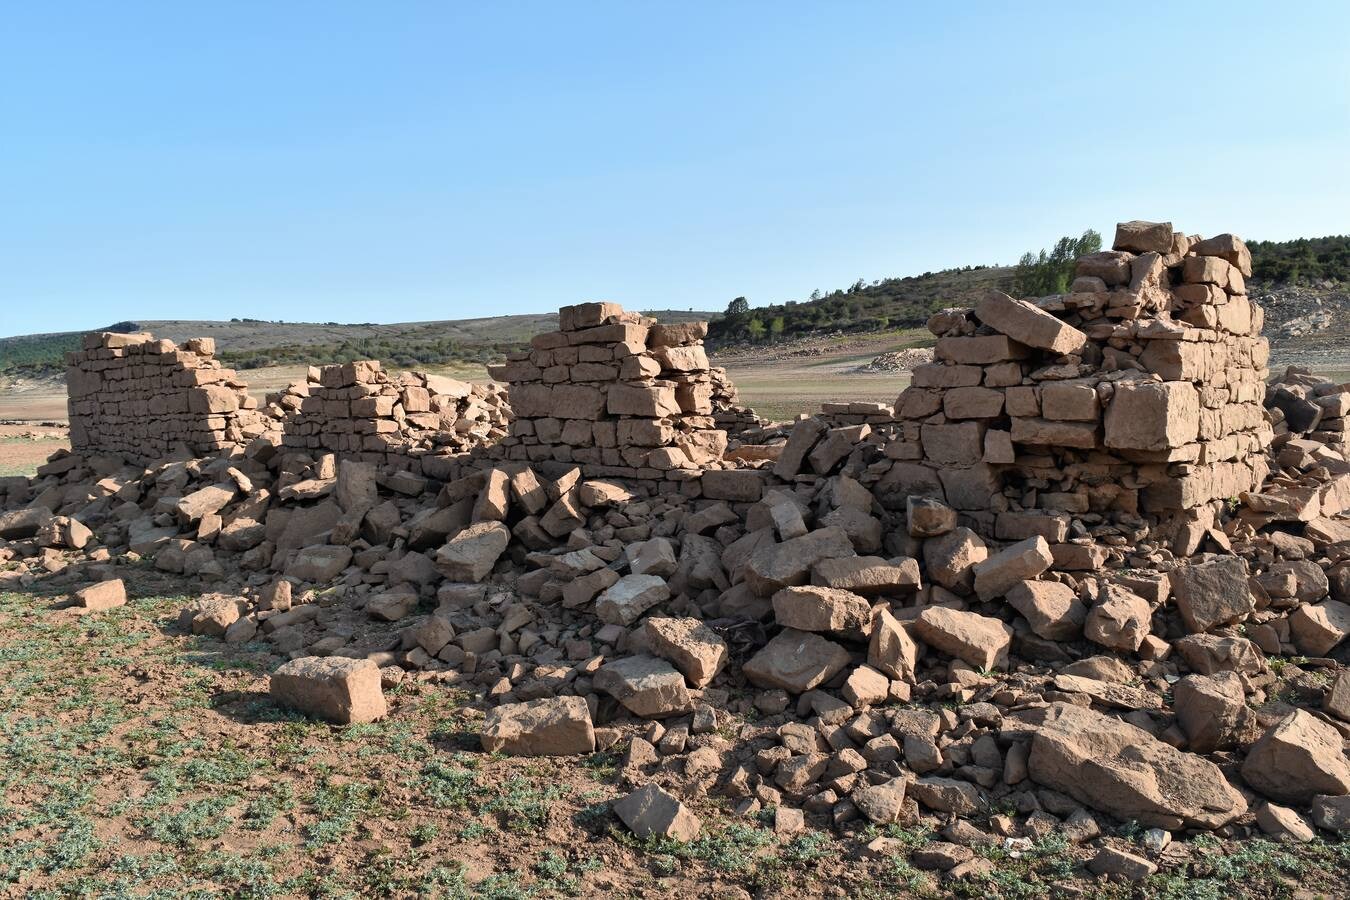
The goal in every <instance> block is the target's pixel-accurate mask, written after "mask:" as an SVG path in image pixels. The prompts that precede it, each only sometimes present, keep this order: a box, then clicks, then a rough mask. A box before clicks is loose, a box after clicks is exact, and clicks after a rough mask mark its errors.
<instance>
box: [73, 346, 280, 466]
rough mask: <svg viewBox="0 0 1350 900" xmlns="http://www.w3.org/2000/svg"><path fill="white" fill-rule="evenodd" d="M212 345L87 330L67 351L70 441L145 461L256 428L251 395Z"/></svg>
mask: <svg viewBox="0 0 1350 900" xmlns="http://www.w3.org/2000/svg"><path fill="white" fill-rule="evenodd" d="M215 352H216V347H215V341H214V340H212V339H211V338H194V339H193V340H190V341H188V342H187V343H186V344H185V345H184V346H183V347H181V348H180V347H178V346H177V345H175V344H174V342H173V341H167V340H156V339H155V338H154V336H152V335H150V334H146V333H138V334H116V333H113V332H100V333H94V334H87V335H85V338H84V347H83V349H80V350H74V351H71V352H70V353H67V354H66V386H67V394H68V397H69V399H68V401H67V409H68V412H69V416H70V443H71V446H72V447H73V448H74V449H75V451H76V452H77V453H84V452H88V453H121V454H124V455H126V456H127V457H128V458H132V459H136V460H140V461H142V462H148V461H150V460H155V459H163V458H165V457H168V456H173V455H176V454H186V455H190V456H202V455H207V454H211V453H216V452H219V451H223V450H228V449H229V448H231V447H235V446H238V445H240V444H242V443H245V442H247V441H248V440H250V439H251V438H255V437H258V436H260V435H261V434H262V433H263V431H264V430H265V429H264V424H263V418H262V416H260V415H259V414H258V412H257V406H258V404H257V402H256V401H255V400H254V399H253V398H252V397H250V396H249V395H248V391H247V385H245V384H244V382H242V381H240V380H239V379H238V378H237V377H236V376H235V373H234V370H233V369H225V368H222V367H221V365H220V363H219V362H217V361H216V360H215V358H214V356H215Z"/></svg>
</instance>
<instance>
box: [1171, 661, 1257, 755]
mask: <svg viewBox="0 0 1350 900" xmlns="http://www.w3.org/2000/svg"><path fill="white" fill-rule="evenodd" d="M1172 693H1173V706H1174V708H1175V709H1176V713H1177V723H1178V724H1179V725H1181V730H1182V731H1184V732H1185V733H1186V741H1187V745H1188V747H1189V749H1191V750H1192V751H1194V752H1196V753H1212V752H1213V751H1215V750H1221V749H1225V748H1228V747H1232V746H1234V745H1236V744H1239V743H1242V742H1244V741H1246V740H1249V739H1252V738H1255V737H1256V733H1257V731H1258V726H1257V723H1256V714H1255V713H1254V712H1252V710H1251V709H1250V708H1249V707H1248V706H1247V698H1246V694H1245V693H1244V691H1243V689H1242V679H1241V678H1240V677H1239V676H1238V675H1237V674H1236V673H1234V672H1216V673H1215V674H1214V675H1187V676H1186V677H1185V678H1183V679H1181V680H1180V681H1178V682H1177V683H1176V685H1174V686H1173V688H1172Z"/></svg>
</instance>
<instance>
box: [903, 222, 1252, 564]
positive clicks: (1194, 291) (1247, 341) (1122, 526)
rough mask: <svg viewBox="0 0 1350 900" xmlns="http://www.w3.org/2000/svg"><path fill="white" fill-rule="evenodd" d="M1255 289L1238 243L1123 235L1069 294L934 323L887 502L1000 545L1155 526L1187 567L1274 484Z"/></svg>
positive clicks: (1165, 228)
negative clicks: (919, 502) (955, 521)
mask: <svg viewBox="0 0 1350 900" xmlns="http://www.w3.org/2000/svg"><path fill="white" fill-rule="evenodd" d="M1250 274H1251V256H1250V254H1249V253H1248V252H1247V248H1246V246H1245V245H1244V244H1243V243H1242V241H1241V240H1240V239H1239V238H1236V237H1234V236H1233V235H1231V234H1224V235H1220V236H1218V237H1215V238H1210V239H1208V240H1202V239H1200V238H1198V237H1188V236H1186V235H1184V234H1182V233H1181V232H1174V231H1173V230H1172V226H1171V224H1170V223H1166V222H1164V223H1150V222H1126V223H1123V224H1121V225H1120V226H1118V228H1117V231H1116V239H1115V246H1114V248H1113V249H1111V250H1106V251H1102V252H1100V253H1094V254H1091V255H1088V256H1085V257H1083V258H1081V259H1080V260H1078V265H1077V277H1076V278H1075V279H1074V282H1073V284H1072V286H1071V289H1070V292H1069V293H1067V294H1062V295H1055V296H1050V297H1041V298H1038V299H1035V300H1018V299H1014V298H1013V297H1010V296H1008V295H1006V294H1003V293H1000V292H997V291H991V292H990V293H989V294H988V295H987V296H986V297H985V298H984V299H983V300H982V301H981V302H980V303H979V304H978V305H977V306H976V307H975V308H974V309H949V310H945V311H943V312H941V313H939V314H937V315H935V316H934V317H933V318H932V319H930V320H929V323H928V324H929V329H930V330H931V331H932V332H933V333H934V334H935V335H937V336H938V342H937V348H936V354H935V355H936V358H935V360H934V361H933V362H932V363H929V364H926V365H921V366H917V367H915V369H914V371H913V381H912V383H911V386H910V387H908V388H906V389H905V391H904V392H903V393H902V394H901V395H900V397H899V399H898V400H897V401H896V406H895V414H896V417H897V418H898V419H899V420H900V421H901V422H902V423H903V425H902V426H901V428H900V433H899V440H897V441H894V442H892V443H890V444H888V445H887V447H886V455H887V456H889V457H891V458H893V459H894V460H895V463H894V465H893V466H892V467H891V469H890V471H889V472H888V473H887V474H886V476H885V479H884V484H883V486H882V491H883V493H886V492H889V493H893V494H896V495H902V496H909V495H915V494H918V495H926V496H931V497H934V498H937V499H940V500H944V501H945V502H947V503H948V504H949V505H950V506H952V507H954V508H955V509H957V510H959V511H960V512H961V514H962V520H963V521H964V522H965V523H966V524H968V525H970V526H971V527H973V528H974V529H975V530H976V531H977V532H978V533H980V534H981V535H983V536H985V537H991V538H996V539H1000V540H1014V539H1024V538H1028V537H1031V536H1033V535H1040V536H1041V537H1043V538H1045V539H1046V540H1047V541H1049V542H1050V543H1051V544H1052V545H1056V546H1062V545H1065V544H1066V542H1068V541H1070V540H1082V539H1085V538H1087V537H1088V536H1090V535H1091V536H1095V537H1097V538H1100V539H1102V540H1104V541H1105V542H1106V543H1113V542H1114V543H1119V542H1123V541H1124V540H1125V539H1126V538H1128V539H1130V540H1138V539H1139V538H1140V537H1142V536H1143V535H1144V534H1145V533H1146V531H1145V530H1144V527H1143V526H1145V525H1147V526H1150V527H1153V528H1156V529H1159V530H1160V534H1161V535H1162V536H1164V537H1167V538H1170V539H1172V540H1174V541H1176V542H1178V545H1179V546H1180V547H1182V548H1183V549H1182V553H1183V554H1187V553H1189V552H1190V551H1191V550H1193V549H1194V546H1195V543H1196V538H1197V536H1198V535H1199V534H1202V533H1204V531H1205V530H1206V529H1208V528H1211V527H1212V526H1213V525H1214V523H1215V521H1216V518H1217V515H1218V513H1219V512H1220V507H1221V505H1222V503H1223V502H1225V501H1228V500H1230V499H1232V498H1235V497H1237V496H1238V495H1239V494H1241V493H1242V492H1243V491H1249V490H1252V489H1254V488H1255V487H1256V486H1258V485H1260V484H1261V482H1262V481H1263V479H1264V477H1265V474H1266V463H1265V457H1264V449H1265V447H1266V446H1267V445H1268V444H1269V442H1270V439H1271V428H1270V425H1269V423H1268V422H1267V421H1266V418H1265V415H1264V413H1263V409H1262V400H1263V397H1264V387H1263V381H1264V379H1265V377H1266V362H1267V359H1268V356H1269V349H1268V345H1267V342H1266V340H1265V338H1262V337H1261V336H1260V332H1261V324H1262V313H1261V310H1260V308H1259V307H1257V306H1256V305H1254V304H1253V303H1251V302H1250V301H1249V300H1248V299H1247V296H1246V289H1245V283H1244V278H1245V276H1247V275H1250ZM1084 526H1086V527H1084ZM1187 548H1189V549H1187ZM1059 553H1060V554H1061V555H1063V556H1064V557H1065V559H1066V561H1067V560H1068V558H1069V557H1070V556H1073V557H1076V558H1080V559H1082V560H1084V561H1085V562H1088V563H1094V561H1095V556H1094V555H1093V554H1092V553H1090V552H1089V553H1086V554H1085V553H1084V552H1075V551H1071V550H1070V549H1069V548H1067V547H1063V549H1061V550H1060V551H1059ZM1091 567H1092V565H1086V566H1084V568H1091Z"/></svg>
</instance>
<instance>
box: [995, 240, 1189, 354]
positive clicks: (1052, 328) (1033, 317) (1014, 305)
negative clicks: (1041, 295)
mask: <svg viewBox="0 0 1350 900" xmlns="http://www.w3.org/2000/svg"><path fill="white" fill-rule="evenodd" d="M1168 238H1169V240H1170V238H1171V236H1170V235H1169V236H1168ZM975 316H976V318H978V319H979V320H980V321H981V322H983V323H984V324H986V325H988V326H990V327H991V328H993V329H994V330H995V331H999V332H1002V333H1003V334H1006V335H1007V336H1008V337H1010V338H1012V339H1013V340H1015V341H1017V342H1018V343H1021V344H1025V345H1027V346H1028V347H1035V348H1037V349H1039V350H1047V351H1049V352H1051V353H1059V354H1065V353H1077V352H1079V351H1080V350H1082V349H1083V347H1084V346H1085V345H1086V344H1087V335H1085V334H1083V332H1081V331H1079V330H1078V329H1077V328H1074V327H1073V326H1072V325H1070V324H1069V323H1067V322H1064V321H1062V320H1060V319H1057V318H1055V317H1054V316H1052V315H1050V314H1049V313H1048V312H1045V311H1044V310H1042V309H1040V308H1038V307H1036V306H1033V305H1032V304H1030V303H1028V302H1026V301H1025V300H1015V299H1013V298H1012V297H1009V296H1008V295H1007V294H1005V293H1003V292H1002V291H988V292H986V293H985V295H984V298H983V299H981V300H980V302H979V304H978V305H977V306H976V307H975Z"/></svg>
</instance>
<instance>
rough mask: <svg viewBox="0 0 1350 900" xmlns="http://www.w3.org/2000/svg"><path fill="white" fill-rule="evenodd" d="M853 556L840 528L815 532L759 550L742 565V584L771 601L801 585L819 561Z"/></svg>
mask: <svg viewBox="0 0 1350 900" xmlns="http://www.w3.org/2000/svg"><path fill="white" fill-rule="evenodd" d="M854 555H856V553H855V551H854V549H853V542H852V541H850V540H849V536H848V532H846V531H844V529H843V528H840V527H837V526H834V527H829V528H818V529H816V530H815V531H813V532H811V533H810V534H804V535H802V536H801V537H799V538H793V539H792V540H790V541H783V542H782V543H780V544H766V545H763V546H760V547H759V548H758V549H756V550H755V552H754V553H753V554H751V556H750V559H749V560H748V561H747V562H746V566H745V581H746V584H748V585H749V586H750V589H751V590H752V591H754V592H755V594H757V595H758V596H760V597H771V596H773V594H775V593H777V592H778V591H780V590H782V589H783V588H785V587H790V586H792V585H799V584H805V583H806V581H807V577H808V575H809V574H810V572H811V567H812V566H813V565H815V564H816V563H818V562H819V561H821V560H823V559H832V558H835V557H841V556H854Z"/></svg>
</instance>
